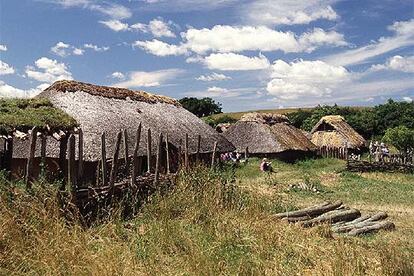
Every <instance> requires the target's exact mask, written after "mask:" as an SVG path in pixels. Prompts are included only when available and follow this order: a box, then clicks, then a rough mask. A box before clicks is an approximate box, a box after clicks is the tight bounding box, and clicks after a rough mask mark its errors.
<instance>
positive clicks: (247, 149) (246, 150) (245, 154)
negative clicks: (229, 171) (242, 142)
mask: <svg viewBox="0 0 414 276" xmlns="http://www.w3.org/2000/svg"><path fill="white" fill-rule="evenodd" d="M248 158H249V147H246V148H245V149H244V159H245V160H247V159H248Z"/></svg>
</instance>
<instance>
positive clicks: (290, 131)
mask: <svg viewBox="0 0 414 276" xmlns="http://www.w3.org/2000/svg"><path fill="white" fill-rule="evenodd" d="M223 135H224V137H226V138H227V139H228V140H229V141H230V142H232V143H233V145H234V146H235V147H236V149H237V150H238V151H244V150H245V148H246V147H248V150H249V153H250V154H251V155H253V156H267V157H276V158H280V159H284V160H293V159H296V158H298V157H302V156H304V155H307V154H312V153H313V152H314V151H315V150H316V146H315V145H314V144H312V143H311V142H310V141H309V139H308V138H306V136H305V135H304V134H303V133H302V132H301V131H300V130H299V129H297V128H295V127H294V126H292V125H291V124H290V122H289V119H288V118H287V117H286V116H284V115H278V114H271V113H269V114H261V113H248V114H245V115H243V117H242V118H241V119H240V120H239V121H238V122H237V123H235V124H234V125H232V126H231V127H230V128H229V129H228V130H227V131H226V132H224V134H223Z"/></svg>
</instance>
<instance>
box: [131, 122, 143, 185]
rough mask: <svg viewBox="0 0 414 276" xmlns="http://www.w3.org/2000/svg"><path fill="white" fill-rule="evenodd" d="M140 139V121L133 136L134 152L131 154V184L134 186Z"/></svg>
mask: <svg viewBox="0 0 414 276" xmlns="http://www.w3.org/2000/svg"><path fill="white" fill-rule="evenodd" d="M140 140H141V123H140V124H139V126H138V129H137V135H136V136H135V148H134V154H133V156H132V174H131V185H132V186H133V187H134V186H136V178H137V176H138V169H140V168H139V167H138V163H139V162H138V150H139V142H140Z"/></svg>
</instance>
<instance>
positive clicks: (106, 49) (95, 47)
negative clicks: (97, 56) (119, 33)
mask: <svg viewBox="0 0 414 276" xmlns="http://www.w3.org/2000/svg"><path fill="white" fill-rule="evenodd" d="M83 47H84V48H85V49H92V50H93V51H95V52H105V51H108V50H109V47H106V46H103V47H99V46H97V45H94V44H90V43H86V44H83Z"/></svg>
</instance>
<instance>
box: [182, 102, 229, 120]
mask: <svg viewBox="0 0 414 276" xmlns="http://www.w3.org/2000/svg"><path fill="white" fill-rule="evenodd" d="M179 102H180V104H181V105H182V106H183V107H184V108H185V109H187V110H188V111H190V112H191V113H193V114H195V115H196V116H198V117H204V116H209V115H212V114H219V113H222V112H221V104H220V103H216V102H215V101H214V100H213V99H212V98H202V99H197V98H194V97H185V98H182V99H181V100H179Z"/></svg>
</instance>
